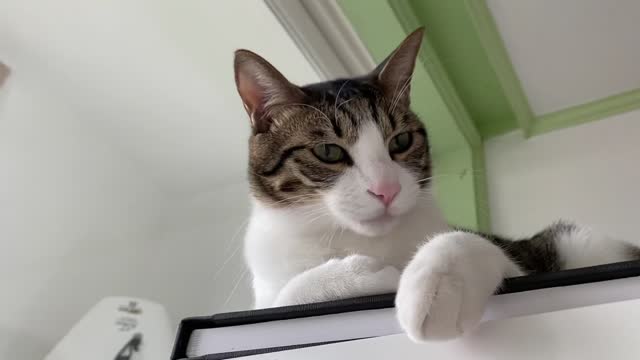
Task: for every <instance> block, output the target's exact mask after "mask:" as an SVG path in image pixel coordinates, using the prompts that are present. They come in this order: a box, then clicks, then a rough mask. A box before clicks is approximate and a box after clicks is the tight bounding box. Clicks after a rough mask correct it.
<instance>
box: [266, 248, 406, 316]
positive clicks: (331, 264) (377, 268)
mask: <svg viewBox="0 0 640 360" xmlns="http://www.w3.org/2000/svg"><path fill="white" fill-rule="evenodd" d="M399 278H400V272H399V271H398V269H396V268H395V267H393V266H386V265H385V264H383V263H382V262H381V261H379V260H377V259H374V258H372V257H370V256H364V255H350V256H347V257H345V258H342V259H331V260H329V261H327V262H326V263H323V264H321V265H319V266H316V267H314V268H311V269H309V270H307V271H305V272H303V273H300V274H298V275H296V276H295V277H294V278H292V279H291V280H290V281H289V282H288V283H287V284H286V285H285V286H284V288H282V290H280V292H279V294H278V296H277V298H276V300H275V302H274V306H285V305H294V304H306V303H312V302H320V301H328V300H337V299H344V298H349V297H357V296H365V295H374V294H384V293H390V292H394V291H396V289H397V286H398V281H399Z"/></svg>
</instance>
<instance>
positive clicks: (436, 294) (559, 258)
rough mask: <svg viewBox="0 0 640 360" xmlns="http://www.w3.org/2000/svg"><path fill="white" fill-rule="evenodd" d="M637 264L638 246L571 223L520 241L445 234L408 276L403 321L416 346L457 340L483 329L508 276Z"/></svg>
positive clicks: (402, 293)
mask: <svg viewBox="0 0 640 360" xmlns="http://www.w3.org/2000/svg"><path fill="white" fill-rule="evenodd" d="M636 259H640V249H638V247H636V246H633V245H630V244H628V243H625V242H622V241H616V240H613V239H609V238H607V237H604V236H601V235H598V234H597V233H594V232H593V231H591V230H590V229H589V228H586V227H582V226H578V225H575V224H572V223H566V222H558V223H556V224H553V225H551V226H549V227H548V228H546V229H544V230H543V231H541V232H539V233H537V234H535V235H534V236H532V237H531V238H529V239H522V240H518V241H510V240H507V239H503V238H500V237H498V236H493V235H483V234H477V233H473V232H467V231H456V232H450V233H445V234H440V235H438V236H435V237H433V238H432V239H431V240H429V241H428V242H427V243H426V244H425V245H423V246H422V247H421V248H420V249H419V250H418V252H417V253H416V255H415V256H414V258H413V259H412V260H411V262H410V263H409V265H407V267H406V268H405V270H404V272H403V273H402V277H401V279H400V285H399V288H398V295H397V297H396V307H397V315H398V320H399V322H400V325H401V326H402V327H403V329H404V330H405V331H406V332H407V334H408V335H409V336H410V337H411V338H412V339H413V340H415V341H424V340H428V339H447V338H453V337H456V336H459V335H461V334H462V333H464V332H466V331H468V330H469V329H471V328H473V327H475V326H476V325H477V324H478V322H479V321H480V319H481V317H482V314H483V312H484V309H485V306H486V304H487V302H488V300H489V297H490V296H491V295H492V294H493V293H494V292H495V290H496V289H497V288H498V286H499V285H500V283H501V282H502V280H503V279H504V278H506V277H511V276H516V275H522V274H525V273H541V272H549V271H557V270H563V269H569V268H576V267H584V266H593V265H599V264H605V263H611V262H618V261H625V260H636ZM516 264H517V265H516Z"/></svg>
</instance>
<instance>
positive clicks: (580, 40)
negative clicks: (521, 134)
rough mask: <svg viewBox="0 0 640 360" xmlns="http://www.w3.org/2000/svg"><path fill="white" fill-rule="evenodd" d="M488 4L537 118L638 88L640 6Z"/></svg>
mask: <svg viewBox="0 0 640 360" xmlns="http://www.w3.org/2000/svg"><path fill="white" fill-rule="evenodd" d="M487 3H488V5H489V8H490V9H491V12H492V13H493V16H494V18H495V20H496V23H497V25H498V29H499V31H500V33H501V35H502V38H503V40H504V42H505V45H506V47H507V51H508V53H509V55H510V57H511V61H512V62H513V65H514V67H515V70H516V72H517V74H518V76H519V78H520V80H521V81H522V84H523V87H524V91H525V93H526V94H527V96H528V98H529V102H530V104H531V107H532V109H533V112H534V113H535V114H537V115H541V114H546V113H550V112H554V111H557V110H562V109H565V108H567V107H571V106H575V105H579V104H583V103H586V102H589V101H593V100H598V99H601V98H604V97H607V96H610V95H615V94H618V93H621V92H624V91H628V90H633V89H637V88H640V66H639V65H638V64H640V42H639V41H638V34H639V33H640V21H638V19H639V18H640V1H637V0H614V1H606V0H605V1H603V0H535V1H534V0H529V1H513V0H487Z"/></svg>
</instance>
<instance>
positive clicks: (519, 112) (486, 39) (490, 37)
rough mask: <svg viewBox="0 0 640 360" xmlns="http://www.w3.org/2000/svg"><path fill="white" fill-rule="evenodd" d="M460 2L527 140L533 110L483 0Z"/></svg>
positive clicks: (531, 123)
mask: <svg viewBox="0 0 640 360" xmlns="http://www.w3.org/2000/svg"><path fill="white" fill-rule="evenodd" d="M464 3H465V6H466V9H467V11H468V12H469V14H470V17H471V21H472V23H473V25H474V27H475V29H476V32H477V35H478V38H479V39H480V41H481V42H482V46H483V47H484V49H485V51H486V53H487V56H488V58H489V63H490V64H491V67H492V68H493V71H494V72H495V75H496V77H497V79H498V82H499V83H500V86H501V87H502V90H503V93H504V95H505V97H506V98H507V101H508V102H509V103H510V104H511V108H512V110H513V112H514V115H515V118H516V121H517V123H518V125H519V126H520V129H522V132H523V133H524V136H525V137H529V136H530V135H531V127H532V125H533V122H534V115H533V111H532V110H531V106H530V105H529V100H528V99H527V96H526V95H525V93H524V90H523V89H522V84H521V83H520V79H519V78H518V76H517V75H516V72H515V70H514V69H513V64H512V63H511V59H510V57H509V54H508V53H507V50H506V48H505V46H504V42H503V41H502V37H501V36H500V32H499V31H498V28H497V26H496V23H495V21H494V19H493V16H492V15H491V11H490V10H489V7H488V6H487V3H486V0H464Z"/></svg>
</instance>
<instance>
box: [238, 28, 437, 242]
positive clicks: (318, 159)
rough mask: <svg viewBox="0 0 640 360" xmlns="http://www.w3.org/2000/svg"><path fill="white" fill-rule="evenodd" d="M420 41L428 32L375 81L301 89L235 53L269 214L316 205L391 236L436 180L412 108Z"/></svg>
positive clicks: (256, 181) (258, 189)
mask: <svg viewBox="0 0 640 360" xmlns="http://www.w3.org/2000/svg"><path fill="white" fill-rule="evenodd" d="M422 37H423V30H422V29H418V30H417V31H415V32H414V33H412V34H411V35H409V36H408V37H407V38H406V39H405V40H404V41H403V42H402V44H400V46H399V47H398V48H397V49H396V50H395V51H394V52H393V53H391V55H389V57H388V58H387V59H386V60H385V61H384V62H383V63H382V64H380V65H379V66H378V67H377V68H376V69H375V70H373V71H372V72H371V73H370V74H367V75H365V76H362V77H358V78H351V79H339V80H334V81H328V82H323V83H318V84H312V85H308V86H302V87H298V86H295V85H293V84H291V83H290V82H289V81H287V79H286V78H285V77H284V76H283V75H282V74H281V73H280V72H278V71H277V70H276V69H275V68H274V67H273V66H272V65H271V64H269V63H268V62H267V61H266V60H264V59H263V58H261V57H260V56H258V55H256V54H254V53H252V52H250V51H247V50H238V51H237V52H236V56H235V78H236V84H237V88H238V92H239V93H240V97H241V98H242V101H243V103H244V106H245V109H246V110H247V113H248V114H249V117H250V119H251V127H252V134H251V138H250V141H249V154H250V157H249V180H250V184H251V191H252V194H253V196H254V198H255V199H256V200H257V201H259V202H260V203H261V204H263V205H265V206H270V207H289V208H291V209H297V208H299V209H300V210H301V211H303V209H307V210H306V211H309V210H308V209H309V208H318V211H316V213H317V214H318V213H323V212H324V214H325V215H326V216H330V217H332V218H333V220H334V221H335V222H337V223H339V224H340V225H342V226H346V227H348V228H350V229H351V230H353V231H355V232H357V233H360V234H363V235H369V236H375V235H381V234H384V233H386V232H388V231H390V230H391V229H392V228H393V226H394V225H395V224H396V223H397V222H398V218H399V217H401V216H402V215H404V214H406V213H408V212H409V211H411V210H412V209H413V208H414V206H415V205H416V201H417V199H418V198H419V195H420V193H421V191H422V189H423V188H424V187H425V186H427V185H428V179H429V176H430V173H431V162H430V157H429V146H428V142H427V136H426V132H425V129H424V126H423V125H422V123H421V122H420V120H419V119H418V117H417V116H416V115H415V114H414V113H413V112H411V110H410V109H409V92H410V84H411V76H412V73H413V69H414V66H415V62H416V58H417V55H418V51H419V49H420V44H421V42H422Z"/></svg>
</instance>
